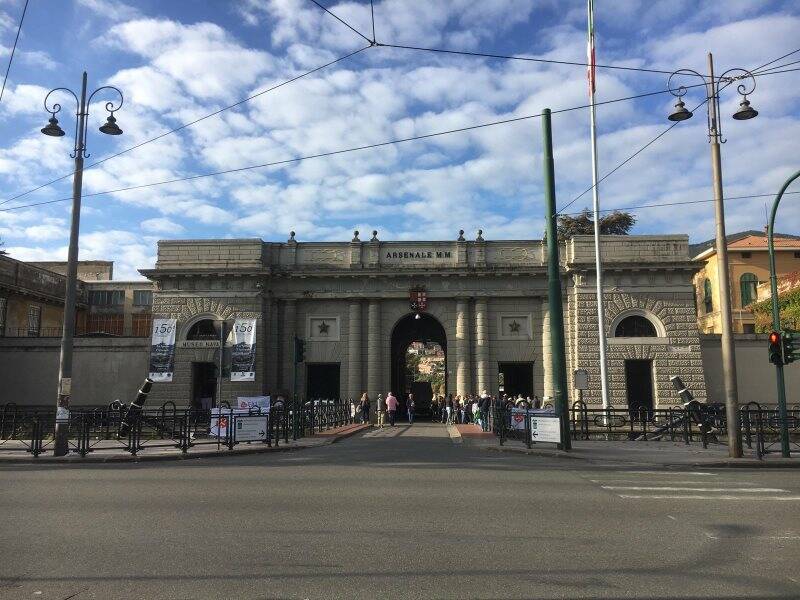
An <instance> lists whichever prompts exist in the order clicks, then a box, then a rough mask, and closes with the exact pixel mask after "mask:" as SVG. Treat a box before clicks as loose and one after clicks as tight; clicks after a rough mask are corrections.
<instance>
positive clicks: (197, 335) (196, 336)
mask: <svg viewBox="0 0 800 600" xmlns="http://www.w3.org/2000/svg"><path fill="white" fill-rule="evenodd" d="M186 339H187V340H218V339H219V331H217V327H216V325H214V321H213V320H211V319H203V320H202V321H198V322H197V323H195V324H194V325H192V327H191V328H190V329H189V333H187V334H186Z"/></svg>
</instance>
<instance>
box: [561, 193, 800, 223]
mask: <svg viewBox="0 0 800 600" xmlns="http://www.w3.org/2000/svg"><path fill="white" fill-rule="evenodd" d="M787 194H800V191H796V192H784V194H783V195H784V196H785V195H787ZM774 197H775V194H774V193H772V194H749V195H747V196H726V197H724V198H723V199H722V200H723V201H728V200H752V199H755V198H774ZM706 202H714V198H708V199H705V200H682V201H679V202H657V203H654V204H640V205H639V206H618V207H617V208H603V209H600V210H599V211H598V212H601V213H613V212H617V211H623V210H624V211H629V210H641V209H643V208H660V207H662V206H684V205H686V204H703V203H706ZM586 210H589V209H588V208H587V209H584V210H582V211H580V212H569V213H556V214H557V216H559V217H568V216H577V215H582V214H583V213H584V211H586Z"/></svg>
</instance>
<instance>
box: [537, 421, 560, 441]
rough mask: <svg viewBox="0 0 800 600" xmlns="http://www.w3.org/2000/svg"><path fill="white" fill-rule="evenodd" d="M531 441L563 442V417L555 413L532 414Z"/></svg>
mask: <svg viewBox="0 0 800 600" xmlns="http://www.w3.org/2000/svg"><path fill="white" fill-rule="evenodd" d="M530 419H531V441H532V442H550V443H553V444H560V443H561V419H559V418H558V417H557V416H555V415H547V416H545V415H532V416H531V418H530Z"/></svg>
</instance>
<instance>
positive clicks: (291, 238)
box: [289, 231, 297, 242]
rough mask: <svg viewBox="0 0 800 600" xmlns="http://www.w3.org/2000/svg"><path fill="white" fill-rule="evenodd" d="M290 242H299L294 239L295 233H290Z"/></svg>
mask: <svg viewBox="0 0 800 600" xmlns="http://www.w3.org/2000/svg"><path fill="white" fill-rule="evenodd" d="M289 241H290V242H296V241H297V240H295V239H294V231H290V232H289Z"/></svg>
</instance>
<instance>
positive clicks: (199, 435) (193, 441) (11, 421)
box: [0, 400, 353, 456]
mask: <svg viewBox="0 0 800 600" xmlns="http://www.w3.org/2000/svg"><path fill="white" fill-rule="evenodd" d="M352 422H353V418H352V415H351V409H350V405H349V404H346V403H343V402H334V401H324V400H323V401H319V400H316V401H308V402H297V403H296V404H295V403H291V402H290V403H285V404H283V403H277V404H275V405H273V406H272V407H271V409H270V410H269V411H266V412H261V409H259V408H254V409H251V410H248V411H242V410H236V409H231V408H230V407H224V408H220V409H213V410H201V409H194V408H178V407H177V406H176V405H175V404H174V403H173V402H165V403H164V404H162V405H161V407H160V408H151V409H144V410H142V411H140V412H132V413H130V414H129V413H128V407H126V406H124V405H122V404H120V403H117V402H114V403H111V404H110V405H109V406H105V407H75V408H73V409H72V410H70V413H69V418H68V420H67V421H64V425H66V427H67V428H68V438H67V439H68V444H69V449H70V451H71V452H74V453H77V454H80V455H81V456H86V455H87V454H89V453H91V452H102V451H117V452H119V451H124V452H128V453H130V454H133V455H136V454H138V453H139V452H142V451H145V450H149V449H158V448H160V449H165V448H175V449H178V450H180V451H181V452H183V453H184V454H185V453H188V452H189V449H190V448H192V447H195V446H199V445H208V446H216V447H217V449H218V450H224V449H228V450H233V449H234V448H235V447H236V446H238V445H239V444H253V443H262V444H266V445H267V446H273V445H275V446H279V445H280V444H285V443H288V442H289V440H290V439H292V440H297V439H300V438H303V437H307V436H312V435H314V434H315V433H319V432H321V431H323V430H326V429H331V428H334V427H340V426H343V425H348V424H350V423H352ZM55 426H56V414H55V409H54V408H53V407H50V406H47V407H44V406H30V407H19V406H17V405H15V404H13V403H9V404H5V405H2V406H0V451H3V450H16V451H21V450H22V451H26V452H29V453H31V454H33V456H39V455H40V454H42V453H43V452H45V451H46V450H48V449H49V448H51V447H52V444H53V439H54V434H55Z"/></svg>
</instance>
